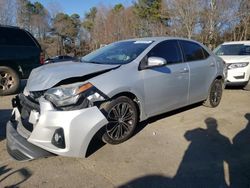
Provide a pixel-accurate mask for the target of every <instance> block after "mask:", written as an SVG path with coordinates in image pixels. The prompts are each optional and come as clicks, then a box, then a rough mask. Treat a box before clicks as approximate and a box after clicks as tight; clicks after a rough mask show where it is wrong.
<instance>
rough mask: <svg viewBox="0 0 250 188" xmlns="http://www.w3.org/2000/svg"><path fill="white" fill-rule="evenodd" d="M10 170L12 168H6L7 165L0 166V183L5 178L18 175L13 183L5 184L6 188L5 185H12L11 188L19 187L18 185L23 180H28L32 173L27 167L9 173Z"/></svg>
mask: <svg viewBox="0 0 250 188" xmlns="http://www.w3.org/2000/svg"><path fill="white" fill-rule="evenodd" d="M11 170H12V169H11V168H8V167H7V166H1V167H0V185H1V184H3V182H4V181H6V180H7V179H9V178H11V177H12V176H14V175H18V176H20V178H18V180H17V181H16V182H15V183H14V184H13V183H12V184H11V185H8V186H5V187H6V188H7V187H8V188H9V187H13V188H16V187H19V185H21V184H22V183H23V182H25V181H26V180H28V179H29V178H30V177H31V176H32V173H31V172H30V170H29V169H27V168H21V169H18V170H15V171H13V172H11V173H9V172H10V171H11ZM2 176H4V177H2ZM20 179H21V180H20Z"/></svg>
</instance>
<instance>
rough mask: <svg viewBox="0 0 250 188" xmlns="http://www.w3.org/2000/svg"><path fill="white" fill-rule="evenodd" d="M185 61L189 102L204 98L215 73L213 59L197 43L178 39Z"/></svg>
mask: <svg viewBox="0 0 250 188" xmlns="http://www.w3.org/2000/svg"><path fill="white" fill-rule="evenodd" d="M179 42H180V45H181V47H182V52H183V56H184V60H185V62H186V63H187V64H188V66H189V68H190V88H189V103H190V104H191V103H195V102H199V101H201V100H204V99H206V97H207V95H208V90H209V88H210V85H211V83H212V82H213V80H214V78H215V75H216V64H215V59H214V58H213V57H212V56H210V54H209V53H208V52H207V51H206V50H205V49H204V48H203V47H202V46H201V45H200V44H198V43H195V42H192V41H186V40H180V41H179Z"/></svg>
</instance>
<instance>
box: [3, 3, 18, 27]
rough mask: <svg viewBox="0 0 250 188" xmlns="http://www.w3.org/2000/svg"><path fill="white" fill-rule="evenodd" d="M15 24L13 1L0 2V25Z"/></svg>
mask: <svg viewBox="0 0 250 188" xmlns="http://www.w3.org/2000/svg"><path fill="white" fill-rule="evenodd" d="M14 24H15V2H14V0H0V25H14Z"/></svg>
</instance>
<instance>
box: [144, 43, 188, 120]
mask: <svg viewBox="0 0 250 188" xmlns="http://www.w3.org/2000/svg"><path fill="white" fill-rule="evenodd" d="M147 57H161V58H164V59H166V61H167V65H165V66H162V67H154V68H148V69H145V70H142V71H143V78H144V90H145V112H146V114H147V116H153V115H156V114H160V113H163V112H166V111H170V110H172V109H176V108H178V107H181V106H185V105H186V104H187V101H188V87H189V67H188V64H187V63H184V62H183V60H182V56H181V52H180V48H179V45H178V42H177V41H176V40H166V41H163V42H161V43H159V44H157V45H156V46H155V47H154V48H153V49H152V50H151V51H150V52H149V53H148V54H147Z"/></svg>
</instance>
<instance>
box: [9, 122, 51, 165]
mask: <svg viewBox="0 0 250 188" xmlns="http://www.w3.org/2000/svg"><path fill="white" fill-rule="evenodd" d="M16 127H17V121H9V122H8V123H7V129H6V137H7V151H8V153H9V154H10V156H11V157H13V158H14V159H16V160H18V161H28V160H32V159H36V158H41V157H48V156H51V155H53V154H52V153H50V152H47V151H45V150H43V149H41V148H39V147H37V146H35V145H33V144H31V143H29V142H28V141H27V140H26V139H25V138H24V137H22V136H21V135H19V133H18V132H17V131H16Z"/></svg>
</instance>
